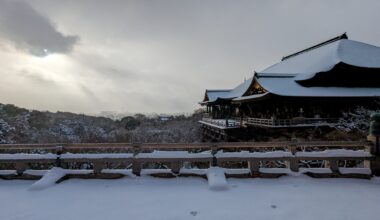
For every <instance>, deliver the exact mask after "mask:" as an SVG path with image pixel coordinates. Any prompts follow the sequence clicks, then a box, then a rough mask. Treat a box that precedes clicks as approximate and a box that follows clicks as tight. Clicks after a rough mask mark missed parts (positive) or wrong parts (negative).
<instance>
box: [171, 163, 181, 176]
mask: <svg viewBox="0 0 380 220" xmlns="http://www.w3.org/2000/svg"><path fill="white" fill-rule="evenodd" d="M181 164H182V163H181V162H180V161H174V162H171V163H170V167H171V170H172V173H174V174H179V171H180V170H181Z"/></svg>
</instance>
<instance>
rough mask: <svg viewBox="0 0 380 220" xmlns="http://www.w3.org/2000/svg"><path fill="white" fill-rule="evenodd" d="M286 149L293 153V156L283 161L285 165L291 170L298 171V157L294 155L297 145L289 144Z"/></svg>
mask: <svg viewBox="0 0 380 220" xmlns="http://www.w3.org/2000/svg"><path fill="white" fill-rule="evenodd" d="M293 141H294V140H293ZM288 151H289V152H290V153H291V154H292V155H293V157H292V158H290V159H289V161H286V162H285V164H286V167H287V168H289V169H290V170H291V171H293V172H298V171H299V166H298V159H297V158H296V157H295V154H296V152H297V145H296V144H291V145H289V146H288Z"/></svg>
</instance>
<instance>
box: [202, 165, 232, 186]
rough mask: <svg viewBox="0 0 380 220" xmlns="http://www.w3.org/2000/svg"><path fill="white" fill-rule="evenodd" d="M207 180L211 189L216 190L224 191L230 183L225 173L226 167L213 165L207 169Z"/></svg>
mask: <svg viewBox="0 0 380 220" xmlns="http://www.w3.org/2000/svg"><path fill="white" fill-rule="evenodd" d="M206 175H207V180H208V185H209V189H211V190H215V191H222V190H227V189H228V183H227V180H226V176H225V175H224V169H222V168H220V167H211V168H209V169H207V173H206Z"/></svg>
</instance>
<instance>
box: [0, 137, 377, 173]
mask: <svg viewBox="0 0 380 220" xmlns="http://www.w3.org/2000/svg"><path fill="white" fill-rule="evenodd" d="M371 147H372V144H371V143H369V142H352V141H344V142H341V141H336V142H243V143H239V142H236V143H186V144H150V143H147V144H128V143H127V144H46V145H22V144H19V145H0V152H1V153H0V171H1V169H4V168H3V167H4V166H5V165H9V164H13V165H14V167H13V168H14V169H16V173H17V175H18V176H19V175H22V174H23V173H24V171H25V170H26V169H28V167H30V165H33V164H40V165H41V164H50V166H63V167H65V164H78V163H89V164H90V166H91V167H92V169H93V172H92V173H93V174H101V173H102V170H103V168H105V165H107V166H108V168H111V169H112V168H115V167H112V165H110V164H114V163H130V164H131V167H132V171H133V173H134V174H136V175H139V174H140V172H141V170H142V168H143V165H144V164H145V163H168V164H169V165H170V168H171V170H172V172H173V173H174V174H179V173H180V170H181V167H182V165H183V164H184V163H185V162H188V163H203V164H204V163H206V164H207V165H206V167H210V166H215V165H219V166H223V164H225V163H227V162H246V163H248V170H249V172H250V173H251V174H254V175H257V174H258V173H260V172H262V171H263V170H262V169H261V168H260V163H261V162H263V161H285V163H286V168H287V169H288V171H289V172H301V171H300V170H301V169H300V163H299V162H300V161H305V160H319V161H326V163H325V166H324V169H329V170H331V173H333V174H337V175H338V174H341V173H343V171H342V169H341V167H339V166H340V163H339V161H343V160H355V161H356V160H361V161H364V162H363V163H362V165H361V167H359V168H350V169H351V170H350V172H351V173H355V172H357V173H359V174H363V171H364V174H366V175H369V174H370V172H371V170H370V162H369V161H370V160H371V159H372V158H373V157H372V155H371V153H370V149H371ZM36 150H40V151H43V150H45V152H44V153H31V152H33V151H36ZM110 150H112V151H111V152H108V151H110ZM157 150H164V151H157ZM104 152H106V153H104ZM109 166H111V167H109ZM39 167H40V166H39ZM67 167H69V166H66V168H67ZM355 169H356V170H355ZM341 171H342V172H341ZM263 172H264V171H263ZM308 172H312V169H311V170H310V169H308ZM344 172H347V169H346V170H344ZM0 177H1V172H0Z"/></svg>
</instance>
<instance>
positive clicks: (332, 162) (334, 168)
mask: <svg viewBox="0 0 380 220" xmlns="http://www.w3.org/2000/svg"><path fill="white" fill-rule="evenodd" d="M338 162H339V161H338V160H327V161H326V163H325V167H326V168H330V169H331V171H332V172H333V173H339V166H338Z"/></svg>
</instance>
